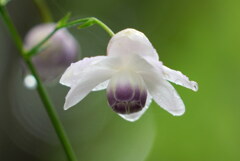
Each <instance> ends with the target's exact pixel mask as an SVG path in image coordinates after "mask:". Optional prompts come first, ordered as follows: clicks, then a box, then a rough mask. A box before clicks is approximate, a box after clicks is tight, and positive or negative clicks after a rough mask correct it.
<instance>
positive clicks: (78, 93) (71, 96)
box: [64, 67, 115, 110]
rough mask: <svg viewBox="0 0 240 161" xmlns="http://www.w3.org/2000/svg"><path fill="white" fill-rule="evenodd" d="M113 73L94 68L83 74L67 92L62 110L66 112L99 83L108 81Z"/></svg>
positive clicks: (104, 69) (107, 69)
mask: <svg viewBox="0 0 240 161" xmlns="http://www.w3.org/2000/svg"><path fill="white" fill-rule="evenodd" d="M114 72H115V71H114V70H112V69H111V68H99V67H95V68H94V69H92V70H91V71H88V72H85V73H83V74H82V77H81V79H79V81H78V82H77V84H76V85H74V86H72V87H71V89H70V91H69V92H68V94H67V96H66V101H65V104H64V109H65V110H66V109H68V108H70V107H72V106H74V105H75V104H77V103H78V102H80V101H81V100H82V99H83V98H84V97H85V96H87V95H88V94H89V92H91V90H92V89H93V88H94V87H96V86H97V85H98V84H99V83H102V82H104V81H106V80H108V79H109V78H110V77H111V76H112V75H113V74H114Z"/></svg>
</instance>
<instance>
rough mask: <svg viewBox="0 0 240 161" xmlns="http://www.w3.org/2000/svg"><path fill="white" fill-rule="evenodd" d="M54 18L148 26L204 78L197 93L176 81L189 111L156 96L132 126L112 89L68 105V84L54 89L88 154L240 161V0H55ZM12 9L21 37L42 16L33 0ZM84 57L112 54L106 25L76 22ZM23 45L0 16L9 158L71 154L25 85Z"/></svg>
mask: <svg viewBox="0 0 240 161" xmlns="http://www.w3.org/2000/svg"><path fill="white" fill-rule="evenodd" d="M47 4H48V6H49V8H50V10H51V12H52V14H53V17H54V19H55V20H58V19H60V18H61V17H63V16H64V15H65V14H66V13H67V12H69V11H71V12H72V19H76V18H83V17H89V16H95V17H97V18H99V19H101V20H102V21H103V22H105V23H106V24H107V25H108V26H109V27H111V29H112V30H113V31H115V32H117V31H120V30H122V29H125V28H129V27H131V28H135V29H138V30H140V31H142V32H144V33H145V34H146V35H147V36H148V38H149V39H150V41H151V42H152V44H153V45H154V47H155V48H156V49H157V51H158V52H159V55H160V59H161V60H162V61H163V62H164V64H165V65H167V66H169V67H170V68H173V69H177V70H180V71H182V72H183V73H184V74H186V75H187V76H189V77H190V79H192V80H195V81H197V82H198V83H199V91H198V92H197V93H195V92H192V91H190V90H188V89H185V88H183V87H180V86H175V85H174V86H175V87H176V89H177V90H178V92H179V94H180V95H181V97H182V99H183V100H184V102H185V105H186V113H185V114H184V115H183V116H181V117H174V116H172V115H170V114H169V113H167V112H166V111H164V110H163V109H161V108H160V107H158V106H157V105H156V104H155V103H153V104H152V105H151V107H150V108H149V110H148V111H147V112H146V113H145V114H144V115H143V117H142V118H141V119H140V120H138V121H137V122H134V123H130V122H127V121H125V120H123V119H122V118H120V117H119V116H117V115H116V114H115V113H114V112H112V110H111V109H110V108H109V107H108V106H107V102H106V96H105V95H106V94H105V91H101V92H95V93H91V94H90V95H88V96H87V98H86V99H84V100H83V101H82V102H81V103H79V104H78V105H76V106H75V107H73V108H71V109H70V110H68V111H63V108H62V107H63V103H64V97H65V95H66V93H67V91H68V88H67V87H64V86H61V85H60V84H58V82H57V81H56V82H54V83H52V84H50V85H47V90H48V92H49V94H50V97H51V98H52V100H53V102H54V105H55V107H56V109H57V111H58V113H59V115H60V118H61V121H62V122H63V124H64V127H65V129H66V132H67V134H68V136H69V138H70V140H71V143H72V144H73V147H74V150H75V152H76V153H77V156H78V158H79V161H162V160H164V161H193V160H194V161H239V160H240V102H239V100H240V99H239V97H240V93H239V91H240V87H239V80H240V64H239V61H240V1H238V0H228V1H226V0H181V1H179V0H148V1H146V0H101V1H97V0H48V1H47ZM8 10H9V12H10V15H11V16H12V18H13V21H14V23H15V24H16V27H17V28H18V30H19V32H20V34H21V36H22V37H24V35H25V34H26V33H27V31H28V30H29V29H30V28H31V27H33V26H34V25H37V24H39V23H41V16H40V14H39V12H38V10H37V8H36V6H35V5H34V3H33V1H31V0H21V1H17V0H12V1H11V2H10V3H9V4H8ZM70 32H71V33H73V34H74V36H75V38H76V39H78V41H79V44H80V46H81V53H79V58H81V57H86V56H95V55H100V54H105V53H106V46H107V43H108V40H109V36H108V35H107V34H106V33H105V32H104V31H103V30H102V29H101V28H99V27H98V26H94V27H91V28H87V29H82V30H77V29H75V28H72V29H70ZM21 64H22V63H21V61H20V58H19V56H18V52H17V50H16V48H15V46H14V45H13V43H12V41H11V39H10V38H9V33H8V31H7V29H6V27H5V25H3V23H2V20H1V21H0V160H1V161H16V160H25V161H33V160H34V161H66V157H65V155H64V152H63V149H62V148H61V146H60V144H59V141H58V139H57V137H56V134H55V133H54V130H53V128H52V126H51V124H50V121H49V119H48V117H47V114H46V112H45V111H44V109H43V106H42V104H41V102H40V100H39V97H38V95H37V93H36V92H35V91H34V90H29V89H26V88H25V87H24V86H23V78H24V73H23V71H22V68H21Z"/></svg>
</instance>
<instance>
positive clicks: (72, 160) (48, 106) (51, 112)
mask: <svg viewBox="0 0 240 161" xmlns="http://www.w3.org/2000/svg"><path fill="white" fill-rule="evenodd" d="M0 15H1V16H2V18H3V21H4V22H5V24H6V26H7V27H8V29H9V31H10V34H11V37H12V39H13V40H14V42H15V44H16V46H17V49H18V50H19V52H20V54H21V56H22V59H23V60H24V61H25V63H26V65H27V66H28V68H29V70H30V71H31V73H32V75H33V76H34V77H35V79H36V81H37V92H38V94H39V96H40V98H41V100H42V102H43V105H44V107H45V110H46V111H47V113H48V116H49V118H50V120H51V122H52V125H53V127H54V129H55V131H56V133H57V136H58V138H59V140H60V142H61V144H62V146H63V149H64V151H65V153H66V156H67V158H68V160H69V161H77V159H76V156H75V154H74V151H73V149H72V147H71V144H70V141H69V140H68V138H67V135H66V133H65V131H64V128H63V126H62V124H61V122H60V119H59V118H58V115H57V112H56V111H55V108H54V107H53V105H52V103H51V101H50V99H49V97H48V95H47V92H46V90H45V88H44V86H43V84H42V82H41V80H40V77H39V75H38V73H37V71H36V69H35V67H34V65H33V64H32V62H31V59H30V58H29V57H26V53H25V52H24V50H23V43H22V40H21V37H20V35H19V34H18V31H17V30H16V28H15V27H14V25H13V23H12V21H11V19H10V16H9V15H8V13H7V11H6V9H5V8H4V7H3V6H0Z"/></svg>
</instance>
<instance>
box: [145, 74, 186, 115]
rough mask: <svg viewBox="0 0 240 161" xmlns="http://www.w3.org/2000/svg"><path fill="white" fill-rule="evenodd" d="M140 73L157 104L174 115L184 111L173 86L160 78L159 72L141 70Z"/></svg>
mask: <svg viewBox="0 0 240 161" xmlns="http://www.w3.org/2000/svg"><path fill="white" fill-rule="evenodd" d="M141 75H142V77H143V79H144V81H145V84H146V86H147V89H148V91H149V93H150V94H151V96H152V97H153V99H154V100H155V102H156V103H157V104H158V105H159V106H161V107H162V108H163V109H165V110H166V111H168V112H169V113H171V114H172V115H175V116H180V115H182V114H183V113H184V112H185V106H184V103H183V101H182V99H181V98H180V96H179V95H178V93H177V92H176V90H175V89H174V87H173V86H172V85H171V84H170V83H168V82H167V81H166V80H164V79H162V75H161V74H158V73H157V72H156V71H155V72H154V71H146V72H141Z"/></svg>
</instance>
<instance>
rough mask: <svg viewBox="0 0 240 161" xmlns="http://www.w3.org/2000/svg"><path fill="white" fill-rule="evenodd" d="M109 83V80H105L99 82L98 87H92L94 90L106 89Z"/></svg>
mask: <svg viewBox="0 0 240 161" xmlns="http://www.w3.org/2000/svg"><path fill="white" fill-rule="evenodd" d="M108 83H109V80H106V81H104V82H102V83H100V84H98V85H97V86H96V87H94V88H93V89H92V91H100V90H104V89H106V88H107V86H108Z"/></svg>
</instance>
